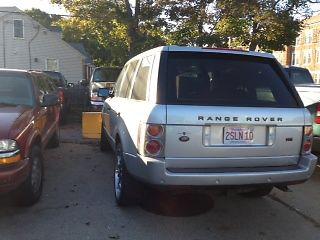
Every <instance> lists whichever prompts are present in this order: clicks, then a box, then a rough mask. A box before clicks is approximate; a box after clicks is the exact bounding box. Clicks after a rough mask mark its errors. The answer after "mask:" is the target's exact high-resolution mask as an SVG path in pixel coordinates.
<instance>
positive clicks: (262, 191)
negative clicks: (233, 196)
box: [241, 187, 273, 198]
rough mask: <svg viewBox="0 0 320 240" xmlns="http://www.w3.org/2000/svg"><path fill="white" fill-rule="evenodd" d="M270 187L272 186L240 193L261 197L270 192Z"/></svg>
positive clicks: (250, 196) (249, 196)
mask: <svg viewBox="0 0 320 240" xmlns="http://www.w3.org/2000/svg"><path fill="white" fill-rule="evenodd" d="M272 189H273V187H264V188H258V189H255V190H252V191H250V192H245V193H241V195H242V196H244V197H248V198H261V197H265V196H268V195H269V194H270V193H271V191H272Z"/></svg>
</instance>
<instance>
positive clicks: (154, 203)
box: [140, 189, 214, 217]
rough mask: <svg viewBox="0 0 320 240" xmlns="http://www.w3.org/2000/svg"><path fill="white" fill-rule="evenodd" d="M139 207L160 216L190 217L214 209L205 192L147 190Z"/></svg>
mask: <svg viewBox="0 0 320 240" xmlns="http://www.w3.org/2000/svg"><path fill="white" fill-rule="evenodd" d="M140 207H141V208H142V209H144V210H145V211H148V212H151V213H153V214H157V215H162V216H168V217H192V216H196V215H200V214H204V213H206V212H208V211H210V210H211V209H212V208H213V207H214V201H213V199H212V198H211V196H210V195H209V194H207V193H205V192H198V191H197V192H195V191H194V192H190V191H188V192H183V193H174V192H170V191H159V190H156V189H148V191H145V195H144V198H143V200H142V202H141V203H140Z"/></svg>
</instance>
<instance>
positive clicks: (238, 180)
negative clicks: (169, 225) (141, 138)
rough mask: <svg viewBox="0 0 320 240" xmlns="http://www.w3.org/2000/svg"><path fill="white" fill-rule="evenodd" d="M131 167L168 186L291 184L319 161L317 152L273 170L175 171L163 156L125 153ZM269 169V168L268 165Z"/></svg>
mask: <svg viewBox="0 0 320 240" xmlns="http://www.w3.org/2000/svg"><path fill="white" fill-rule="evenodd" d="M125 158H126V164H127V168H128V171H129V172H130V173H131V174H132V175H133V176H134V177H136V178H138V179H140V180H141V181H143V182H146V183H149V184H153V185H164V186H165V185H167V186H242V185H260V184H270V185H292V184H296V183H299V182H304V181H306V180H308V179H309V178H310V177H311V175H312V174H313V172H314V169H315V167H316V164H317V157H316V156H315V155H312V154H310V155H306V156H302V157H301V158H300V160H299V164H298V165H297V166H290V167H288V168H284V167H279V168H277V167H274V168H270V169H272V170H270V169H269V170H265V171H262V170H261V168H260V169H259V171H258V170H257V171H255V168H251V169H250V171H249V170H248V171H243V169H242V170H241V171H236V170H234V169H233V170H232V171H226V170H225V169H224V170H223V171H222V172H218V171H214V172H209V171H206V172H196V171H188V172H187V171H186V172H183V171H179V172H172V171H170V170H168V169H166V167H165V163H164V161H163V160H157V159H153V158H147V157H138V156H133V155H131V154H130V155H128V154H125ZM266 169H268V168H266Z"/></svg>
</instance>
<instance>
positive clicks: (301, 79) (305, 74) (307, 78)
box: [286, 68, 314, 85]
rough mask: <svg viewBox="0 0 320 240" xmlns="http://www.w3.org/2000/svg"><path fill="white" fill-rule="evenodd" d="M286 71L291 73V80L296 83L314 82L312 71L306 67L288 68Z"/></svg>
mask: <svg viewBox="0 0 320 240" xmlns="http://www.w3.org/2000/svg"><path fill="white" fill-rule="evenodd" d="M286 71H287V72H288V74H289V77H290V81H291V82H292V83H293V84H294V85H296V84H310V83H314V81H313V79H312V76H311V74H310V72H309V71H308V70H306V69H299V68H286Z"/></svg>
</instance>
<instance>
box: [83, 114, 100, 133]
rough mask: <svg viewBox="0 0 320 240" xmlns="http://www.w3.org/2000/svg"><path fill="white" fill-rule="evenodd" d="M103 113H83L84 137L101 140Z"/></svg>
mask: <svg viewBox="0 0 320 240" xmlns="http://www.w3.org/2000/svg"><path fill="white" fill-rule="evenodd" d="M101 124H102V118H101V112H83V113H82V137H83V138H93V139H100V135H101Z"/></svg>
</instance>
